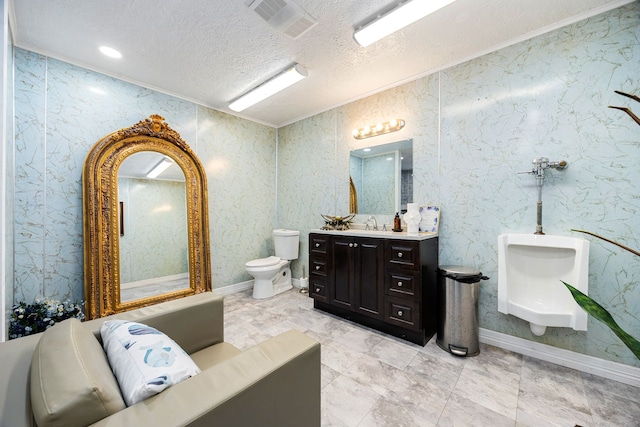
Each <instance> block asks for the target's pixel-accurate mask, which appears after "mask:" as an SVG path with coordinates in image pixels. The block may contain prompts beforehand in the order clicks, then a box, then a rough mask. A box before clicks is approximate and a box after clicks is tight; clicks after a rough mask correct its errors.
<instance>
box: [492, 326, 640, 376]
mask: <svg viewBox="0 0 640 427" xmlns="http://www.w3.org/2000/svg"><path fill="white" fill-rule="evenodd" d="M480 341H481V342H483V343H485V344H489V345H493V346H495V347H500V348H503V349H505V350H510V351H514V352H516V353H520V354H524V355H526V356H531V357H535V358H536V359H540V360H544V361H546V362H551V363H555V364H556V365H560V366H566V367H567V368H572V369H577V370H579V371H582V372H587V373H590V374H593V375H597V376H599V377H604V378H608V379H611V380H614V381H618V382H621V383H624V384H629V385H632V386H635V387H640V368H635V367H633V366H629V365H624V364H622V363H617V362H611V361H608V360H604V359H599V358H597V357H593V356H588V355H586V354H581V353H576V352H574V351H569V350H565V349H562V348H558V347H553V346H550V345H547V344H541V343H537V342H534V341H529V340H526V339H523V338H518V337H514V336H512V335H507V334H503V333H500V332H496V331H491V330H489V329H484V328H480Z"/></svg>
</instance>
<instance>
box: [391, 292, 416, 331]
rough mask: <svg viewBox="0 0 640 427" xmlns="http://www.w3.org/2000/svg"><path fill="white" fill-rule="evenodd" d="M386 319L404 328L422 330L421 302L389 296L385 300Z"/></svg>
mask: <svg viewBox="0 0 640 427" xmlns="http://www.w3.org/2000/svg"><path fill="white" fill-rule="evenodd" d="M384 317H385V321H386V322H388V323H390V324H392V325H397V326H401V327H403V328H407V329H412V330H414V331H419V330H420V304H419V303H417V302H415V301H410V300H405V299H399V298H387V299H386V301H385V312H384Z"/></svg>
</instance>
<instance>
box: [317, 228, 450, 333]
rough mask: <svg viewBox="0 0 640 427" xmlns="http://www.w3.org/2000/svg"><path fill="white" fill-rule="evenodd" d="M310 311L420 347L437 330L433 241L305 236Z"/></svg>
mask: <svg viewBox="0 0 640 427" xmlns="http://www.w3.org/2000/svg"><path fill="white" fill-rule="evenodd" d="M309 265H310V273H311V274H310V283H309V294H310V296H311V297H312V298H314V307H315V308H317V309H320V310H323V311H327V312H329V313H332V314H335V315H338V316H341V317H343V318H346V319H349V320H353V321H355V322H358V323H361V324H363V325H365V326H369V327H372V328H375V329H378V330H381V331H383V332H386V333H389V334H391V335H394V336H398V337H401V338H404V339H407V340H409V341H411V342H414V343H417V344H420V345H424V344H426V343H427V341H429V339H430V338H431V337H432V336H433V334H434V333H435V331H436V325H437V299H436V289H437V283H436V280H437V274H436V270H437V268H438V238H437V237H432V238H428V239H423V240H405V239H387V238H369V237H358V236H347V235H341V234H337V233H336V234H323V233H311V234H310V235H309Z"/></svg>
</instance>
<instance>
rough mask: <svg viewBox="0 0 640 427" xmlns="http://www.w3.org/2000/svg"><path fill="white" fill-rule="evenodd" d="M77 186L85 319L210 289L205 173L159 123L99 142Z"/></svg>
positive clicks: (161, 120) (185, 147)
mask: <svg viewBox="0 0 640 427" xmlns="http://www.w3.org/2000/svg"><path fill="white" fill-rule="evenodd" d="M160 169H164V170H162V171H160ZM82 182H83V193H84V194H83V197H84V203H83V208H84V247H85V250H84V253H85V261H84V264H85V267H84V270H85V300H86V306H85V314H86V316H87V318H88V319H94V318H98V317H103V316H107V315H110V314H114V313H119V312H123V311H127V310H132V309H135V308H138V307H142V306H146V305H151V304H157V303H159V302H163V301H167V300H171V299H176V298H182V297H185V296H189V295H193V294H196V293H200V292H205V291H210V290H211V272H210V268H211V267H210V266H211V264H210V255H209V219H208V211H207V207H208V202H207V180H206V176H205V172H204V168H203V167H202V164H201V163H200V161H199V159H198V158H197V156H196V155H195V153H194V152H193V151H192V150H191V148H190V147H189V146H188V145H187V143H186V142H184V141H183V140H182V138H181V137H180V135H179V134H178V133H177V132H176V131H174V130H173V129H171V128H170V127H169V125H168V124H167V123H165V122H164V118H162V117H160V116H157V115H152V116H150V117H149V118H148V119H145V120H143V121H141V122H139V123H137V124H136V125H134V126H132V127H130V128H127V129H122V130H119V131H116V132H113V133H111V134H109V135H107V136H106V137H104V138H102V139H101V140H100V141H98V142H97V143H96V144H95V145H94V146H93V148H92V149H91V151H90V152H89V154H88V156H87V158H86V160H85V164H84V168H83V176H82Z"/></svg>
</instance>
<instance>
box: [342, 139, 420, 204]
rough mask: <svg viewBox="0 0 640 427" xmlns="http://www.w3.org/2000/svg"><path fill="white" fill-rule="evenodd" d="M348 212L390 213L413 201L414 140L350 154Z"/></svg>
mask: <svg viewBox="0 0 640 427" xmlns="http://www.w3.org/2000/svg"><path fill="white" fill-rule="evenodd" d="M349 174H350V178H351V180H350V183H349V190H350V191H349V193H350V207H351V209H350V211H351V212H350V213H357V214H361V215H392V214H394V213H396V212H400V213H402V212H404V211H406V209H407V203H411V202H412V200H413V140H412V139H407V140H403V141H397V142H392V143H389V144H383V145H377V146H372V147H365V148H359V149H357V150H353V151H351V153H350V156H349Z"/></svg>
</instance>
